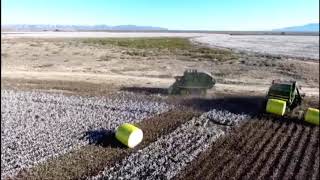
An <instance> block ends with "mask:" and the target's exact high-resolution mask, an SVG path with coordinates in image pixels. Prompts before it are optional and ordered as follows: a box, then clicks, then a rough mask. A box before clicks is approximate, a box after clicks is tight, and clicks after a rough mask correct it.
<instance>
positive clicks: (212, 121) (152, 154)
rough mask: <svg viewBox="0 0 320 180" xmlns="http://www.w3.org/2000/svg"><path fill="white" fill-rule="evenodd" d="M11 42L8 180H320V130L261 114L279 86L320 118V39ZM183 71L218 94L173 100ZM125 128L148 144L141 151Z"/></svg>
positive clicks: (141, 37) (5, 89)
mask: <svg viewBox="0 0 320 180" xmlns="http://www.w3.org/2000/svg"><path fill="white" fill-rule="evenodd" d="M1 35H2V40H1V46H2V52H1V57H2V59H1V63H2V67H1V68H2V71H1V75H2V77H1V109H2V110H1V114H2V116H1V125H2V126H1V145H2V148H3V149H2V152H1V156H2V158H1V174H2V175H1V179H10V178H12V179H19V178H21V179H86V178H87V179H119V178H124V179H135V178H136V179H203V178H205V177H206V178H208V179H230V178H232V179H243V178H244V179H250V178H251V179H252V178H253V179H265V178H267V177H272V178H274V179H292V178H297V179H319V163H318V162H319V127H318V126H313V125H310V124H307V123H304V122H301V121H299V120H298V119H297V118H292V119H288V118H276V117H269V116H265V115H261V114H260V112H261V108H263V107H261V104H262V102H263V101H264V98H265V94H266V92H267V90H268V87H269V86H270V83H271V81H272V80H273V79H286V80H296V81H297V82H298V83H299V85H300V86H301V91H302V92H303V93H305V95H306V96H305V99H304V102H303V104H302V106H301V107H300V109H303V110H305V109H306V108H307V107H315V108H319V41H318V40H319V36H301V35H299V36H294V35H284V36H281V35H271V36H270V35H247V34H245V35H234V34H233V35H230V34H229V35H228V34H213V33H198V32H193V33H163V32H162V33H155V32H152V33H133V32H130V33H128V32H121V33H116V32H23V33H2V34H1ZM185 69H198V70H199V71H204V72H207V73H209V74H210V75H212V76H213V77H214V78H215V79H216V81H217V84H216V85H215V87H214V88H212V89H210V90H209V91H208V93H207V95H206V96H205V97H184V96H171V95H168V93H167V88H168V87H169V86H170V85H171V84H172V83H173V82H174V76H177V75H181V74H182V73H183V72H184V70H185ZM123 122H132V123H134V124H135V125H136V126H138V127H140V128H141V129H142V130H143V132H144V140H143V142H142V143H141V144H140V145H138V146H137V147H136V148H134V149H128V148H126V147H124V146H123V145H121V144H120V143H119V142H118V141H116V140H115V138H114V131H115V129H116V127H117V126H118V125H119V124H121V123H123ZM240 162H241V163H240Z"/></svg>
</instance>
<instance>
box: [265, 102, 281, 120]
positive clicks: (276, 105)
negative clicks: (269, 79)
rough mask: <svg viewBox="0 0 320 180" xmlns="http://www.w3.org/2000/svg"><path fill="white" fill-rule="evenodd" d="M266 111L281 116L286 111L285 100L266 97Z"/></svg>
mask: <svg viewBox="0 0 320 180" xmlns="http://www.w3.org/2000/svg"><path fill="white" fill-rule="evenodd" d="M266 112H268V113H271V114H276V115H279V116H283V115H284V113H285V112H286V102H285V101H282V100H279V99H268V102H267V106H266Z"/></svg>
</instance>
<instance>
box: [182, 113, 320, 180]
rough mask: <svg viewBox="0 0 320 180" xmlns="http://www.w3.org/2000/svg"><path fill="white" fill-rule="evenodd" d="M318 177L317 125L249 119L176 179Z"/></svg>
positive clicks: (279, 120)
mask: <svg viewBox="0 0 320 180" xmlns="http://www.w3.org/2000/svg"><path fill="white" fill-rule="evenodd" d="M268 178H272V179H294V178H296V179H319V127H317V126H312V125H308V124H305V123H301V122H292V121H290V120H285V119H277V120H272V119H264V118H262V119H257V120H255V121H249V122H247V123H245V124H244V125H242V126H241V127H239V128H238V129H236V130H235V131H234V132H233V133H231V134H230V135H229V136H226V137H225V138H222V139H219V140H218V141H217V142H216V143H214V145H213V146H212V147H211V148H210V149H209V150H208V151H206V152H204V153H202V154H201V156H200V157H199V158H198V159H197V160H196V161H193V162H192V163H191V164H190V166H188V167H187V168H186V169H185V170H184V171H182V172H181V173H180V175H178V176H177V177H176V179H268Z"/></svg>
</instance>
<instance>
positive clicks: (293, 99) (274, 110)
mask: <svg viewBox="0 0 320 180" xmlns="http://www.w3.org/2000/svg"><path fill="white" fill-rule="evenodd" d="M302 100H303V95H301V94H300V92H299V89H298V87H297V83H296V81H280V80H273V81H272V85H271V87H270V88H269V91H268V93H267V103H266V109H265V110H266V112H267V113H271V114H275V115H278V116H284V115H286V114H288V113H290V112H292V111H293V110H294V109H295V108H296V107H298V106H300V105H301V103H302ZM303 115H304V116H303V119H304V121H306V122H309V123H311V124H315V125H319V110H318V109H315V108H308V109H307V111H306V112H305V113H303ZM301 117H302V116H301Z"/></svg>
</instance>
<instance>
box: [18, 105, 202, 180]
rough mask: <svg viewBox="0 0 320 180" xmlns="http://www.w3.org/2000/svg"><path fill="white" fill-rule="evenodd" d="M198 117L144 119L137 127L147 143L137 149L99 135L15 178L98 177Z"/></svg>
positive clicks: (111, 135) (173, 113) (109, 134)
mask: <svg viewBox="0 0 320 180" xmlns="http://www.w3.org/2000/svg"><path fill="white" fill-rule="evenodd" d="M195 116H199V114H198V113H196V112H193V111H187V110H176V111H169V112H166V113H162V114H160V115H155V116H154V117H152V118H149V119H144V120H143V121H141V122H139V123H137V124H136V125H137V126H138V127H139V128H141V129H142V130H143V132H144V140H143V141H142V143H141V144H140V145H138V146H137V147H136V148H134V149H128V148H126V147H124V146H122V145H121V144H120V143H119V142H118V141H117V140H116V139H115V137H114V133H113V132H104V131H101V132H97V134H99V136H97V138H95V139H94V140H93V141H92V143H91V144H90V145H87V146H84V147H82V148H81V149H79V150H75V151H72V152H70V153H67V154H65V155H62V156H60V157H56V158H51V159H49V160H48V161H47V162H45V163H43V164H39V165H38V166H34V167H33V168H32V169H30V170H28V171H20V173H19V174H18V175H17V176H16V178H22V179H79V178H84V177H88V176H94V175H97V174H98V173H99V172H100V171H102V170H103V169H104V168H106V167H112V166H113V165H115V164H116V163H117V162H119V161H121V160H122V159H123V158H125V157H126V156H128V155H129V154H130V153H134V152H137V151H139V149H142V148H144V147H147V146H148V145H149V144H150V143H152V142H154V141H156V140H157V138H159V137H161V136H164V135H166V134H168V133H170V132H172V131H174V130H175V129H176V128H177V127H179V126H180V125H181V124H183V123H185V122H187V121H189V120H190V119H191V118H192V117H195Z"/></svg>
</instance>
